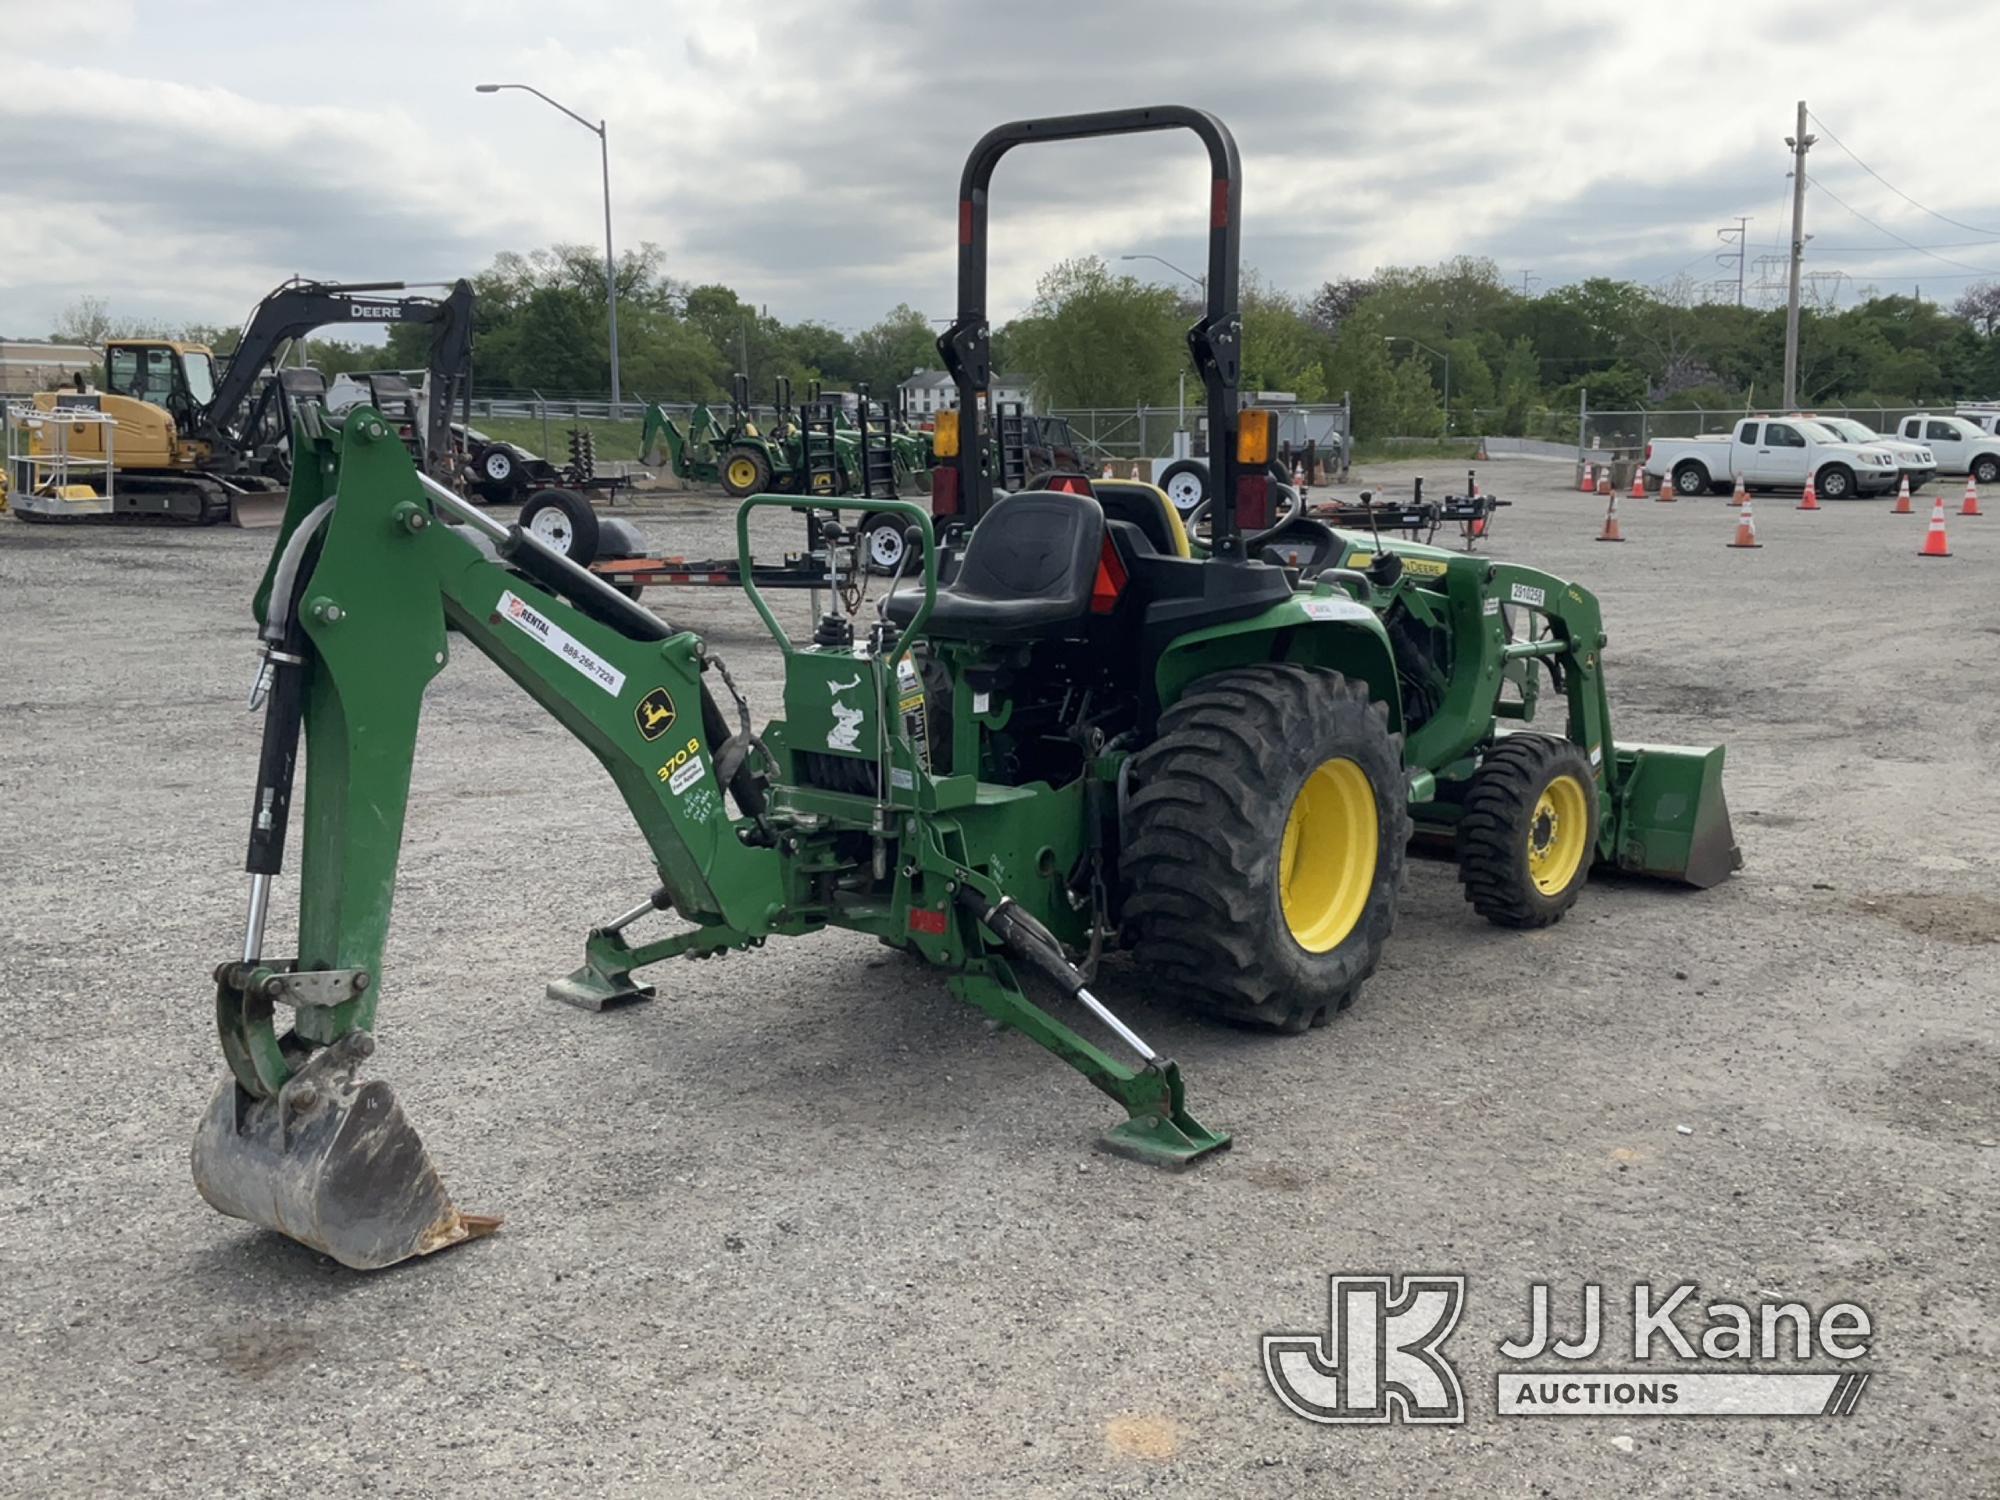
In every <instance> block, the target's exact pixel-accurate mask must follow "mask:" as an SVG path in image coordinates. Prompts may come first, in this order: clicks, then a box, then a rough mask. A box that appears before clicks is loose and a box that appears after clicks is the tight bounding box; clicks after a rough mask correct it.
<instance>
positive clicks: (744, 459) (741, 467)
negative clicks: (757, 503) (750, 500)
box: [722, 448, 771, 500]
mask: <svg viewBox="0 0 2000 1500" xmlns="http://www.w3.org/2000/svg"><path fill="white" fill-rule="evenodd" d="M770 487H771V461H770V459H768V458H766V457H765V456H764V455H763V454H761V453H759V452H758V451H757V450H756V449H755V448H731V449H730V450H729V451H728V452H727V453H725V454H724V455H723V457H722V492H723V493H724V494H725V495H727V496H729V498H730V499H732V500H741V499H742V498H743V497H744V496H745V495H760V494H762V493H764V492H765V491H766V490H768V489H770Z"/></svg>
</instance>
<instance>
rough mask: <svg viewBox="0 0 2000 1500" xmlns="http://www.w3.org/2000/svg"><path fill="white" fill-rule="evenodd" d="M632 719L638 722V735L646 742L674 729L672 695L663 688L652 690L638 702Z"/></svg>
mask: <svg viewBox="0 0 2000 1500" xmlns="http://www.w3.org/2000/svg"><path fill="white" fill-rule="evenodd" d="M634 717H636V718H637V719H638V721H639V733H641V734H642V735H644V736H645V737H646V738H647V739H648V740H656V739H658V738H659V737H660V736H661V735H663V734H665V733H666V732H667V731H668V730H669V729H672V728H673V727H674V700H673V695H672V694H670V693H669V692H668V691H667V690H666V689H665V688H663V687H659V688H654V689H653V690H652V692H650V693H648V694H646V696H645V697H643V698H641V699H640V700H639V707H638V709H637V710H636V712H635V715H634Z"/></svg>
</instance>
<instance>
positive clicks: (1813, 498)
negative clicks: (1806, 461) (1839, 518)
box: [1792, 474, 1819, 510]
mask: <svg viewBox="0 0 2000 1500" xmlns="http://www.w3.org/2000/svg"><path fill="white" fill-rule="evenodd" d="M1792 508H1793V509H1794V510H1818V509H1819V496H1818V495H1816V494H1814V493H1813V482H1812V475H1810V474H1808V475H1806V492H1805V495H1804V496H1803V497H1802V498H1801V499H1800V500H1799V503H1798V504H1797V505H1795V506H1794V507H1792Z"/></svg>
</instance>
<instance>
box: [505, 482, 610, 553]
mask: <svg viewBox="0 0 2000 1500" xmlns="http://www.w3.org/2000/svg"><path fill="white" fill-rule="evenodd" d="M521 529H522V530H524V531H526V532H527V533H528V535H529V536H531V537H533V538H534V539H535V540H536V541H538V542H540V543H541V544H542V545H543V546H545V547H547V548H548V549H549V550H550V551H551V552H554V553H555V554H557V555H558V556H560V557H566V558H568V559H569V560H570V561H571V562H573V563H575V564H576V565H577V566H578V567H579V568H587V567H589V566H590V565H591V564H592V563H593V562H595V561H596V560H597V540H598V538H597V512H596V511H595V510H594V509H592V508H591V504H590V502H589V501H588V500H586V499H584V498H583V496H581V495H579V494H577V493H576V492H575V491H574V490H537V491H535V493H534V494H532V495H530V496H529V497H528V503H527V504H526V505H524V506H522V507H521Z"/></svg>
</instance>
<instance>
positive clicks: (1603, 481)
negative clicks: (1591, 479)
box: [1597, 469, 1611, 495]
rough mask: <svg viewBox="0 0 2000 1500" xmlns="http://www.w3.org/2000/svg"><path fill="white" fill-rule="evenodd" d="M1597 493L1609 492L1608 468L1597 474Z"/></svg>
mask: <svg viewBox="0 0 2000 1500" xmlns="http://www.w3.org/2000/svg"><path fill="white" fill-rule="evenodd" d="M1597 493H1598V494H1600V495H1608V494H1610V493H1611V471H1610V470H1609V469H1607V470H1605V471H1604V473H1603V474H1601V475H1599V476H1598V480H1597Z"/></svg>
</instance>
